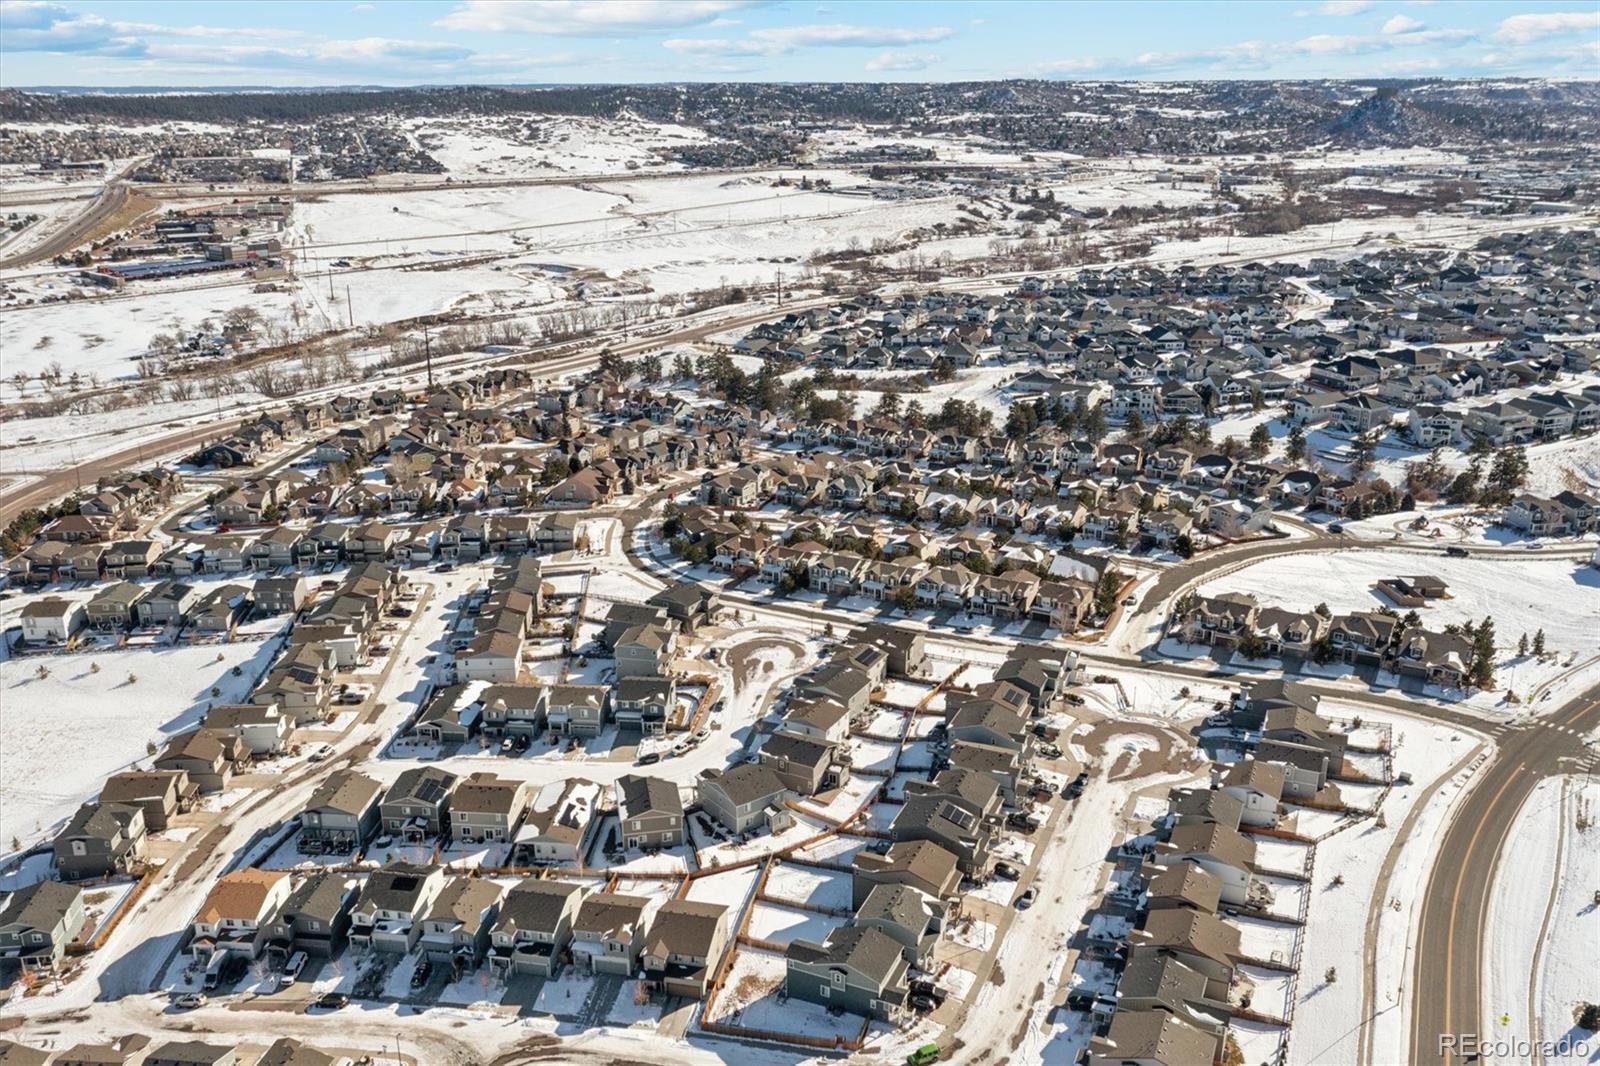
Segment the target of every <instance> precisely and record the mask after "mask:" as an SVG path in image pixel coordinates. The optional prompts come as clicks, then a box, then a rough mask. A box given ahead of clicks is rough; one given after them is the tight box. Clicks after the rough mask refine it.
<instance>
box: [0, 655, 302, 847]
mask: <svg viewBox="0 0 1600 1066" xmlns="http://www.w3.org/2000/svg"><path fill="white" fill-rule="evenodd" d="M276 644H277V642H276V641H275V640H272V641H269V640H265V639H260V640H242V641H237V642H235V643H232V644H207V645H200V646H194V647H182V648H163V649H159V650H135V651H106V652H86V653H82V654H76V655H56V656H38V657H32V658H26V659H7V660H5V661H4V662H0V848H3V849H4V854H10V852H11V850H12V849H11V841H12V840H13V839H16V840H18V841H20V843H21V844H22V846H23V847H24V848H26V847H28V846H29V845H30V844H31V843H32V842H34V841H36V840H38V839H39V838H41V837H43V836H45V835H46V834H48V833H49V831H50V830H51V828H52V827H53V826H55V825H56V824H57V823H58V822H60V821H61V820H62V819H64V818H66V817H68V816H69V815H71V814H72V812H73V811H74V810H76V809H77V807H78V805H79V804H80V803H82V802H83V801H84V800H87V799H89V798H90V797H92V796H93V795H94V794H95V793H97V792H98V791H99V790H100V785H101V783H102V782H104V781H105V779H106V777H107V776H109V775H111V774H114V773H116V772H118V771H120V770H125V769H127V768H128V767H129V766H131V765H132V764H134V763H136V762H143V761H145V760H147V759H149V753H148V750H147V748H146V745H147V744H155V745H157V746H160V745H161V744H163V743H165V740H166V738H169V737H171V736H173V735H175V734H177V733H181V732H183V731H184V730H185V729H189V728H192V727H193V726H194V725H195V724H196V723H197V722H198V720H199V718H200V715H201V714H202V713H203V712H204V711H205V708H206V705H207V704H209V703H213V702H216V703H230V702H239V701H241V700H243V699H244V697H245V696H246V695H247V694H248V693H249V690H250V686H251V685H252V684H253V683H254V682H255V680H256V677H257V675H258V674H259V673H260V672H261V671H262V670H263V669H264V668H265V666H266V663H267V661H268V659H269V658H270V657H271V654H272V651H273V649H274V648H275V647H276ZM235 666H238V667H239V668H240V675H239V676H237V677H235V676H234V674H233V668H234V667H235ZM41 668H42V669H44V670H46V671H47V676H44V677H41V676H39V670H40V669H41ZM96 668H98V669H96ZM214 686H215V687H216V688H218V689H219V690H220V694H219V695H216V696H213V695H212V694H211V690H212V688H213V687H214Z"/></svg>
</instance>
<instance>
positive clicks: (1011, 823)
mask: <svg viewBox="0 0 1600 1066" xmlns="http://www.w3.org/2000/svg"><path fill="white" fill-rule="evenodd" d="M1006 825H1007V826H1008V827H1009V828H1011V829H1015V830H1016V831H1017V832H1019V833H1021V834H1022V835H1023V836H1028V835H1030V834H1032V832H1033V830H1034V828H1035V827H1034V824H1033V823H1032V822H1030V821H1028V816H1027V815H1025V814H1022V813H1020V812H1016V813H1012V814H1009V815H1007V816H1006Z"/></svg>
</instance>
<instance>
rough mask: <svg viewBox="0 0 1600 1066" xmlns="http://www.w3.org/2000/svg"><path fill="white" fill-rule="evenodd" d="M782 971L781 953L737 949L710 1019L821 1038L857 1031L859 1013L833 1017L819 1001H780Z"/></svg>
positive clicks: (860, 1026)
mask: <svg viewBox="0 0 1600 1066" xmlns="http://www.w3.org/2000/svg"><path fill="white" fill-rule="evenodd" d="M784 971H785V963H784V960H783V956H781V955H777V954H775V953H773V952H769V951H757V950H755V949H753V948H740V949H739V954H738V955H737V956H735V957H734V960H733V966H732V967H730V968H729V970H728V976H727V978H726V980H725V981H724V982H723V986H722V991H721V993H720V994H719V995H718V997H717V1002H716V1015H715V1017H713V1018H712V1019H711V1020H712V1021H714V1022H723V1023H725V1024H728V1025H740V1026H744V1027H745V1028H747V1029H761V1030H765V1031H766V1032H770V1033H791V1034H794V1035H798V1036H810V1037H822V1038H824V1039H831V1038H833V1037H845V1038H847V1039H854V1038H855V1037H856V1036H857V1035H859V1034H860V1032H861V1028H862V1023H863V1019H862V1018H861V1017H860V1016H859V1015H854V1014H843V1015H840V1016H839V1017H837V1018H836V1017H834V1016H833V1015H831V1014H829V1013H828V1011H827V1009H826V1008H824V1007H822V1006H819V1005H818V1004H815V1003H808V1002H806V1001H805V1000H801V999H794V998H792V997H791V998H788V999H785V1000H783V1002H781V1003H780V1002H779V1001H778V995H779V993H780V992H781V991H782V989H783V977H784Z"/></svg>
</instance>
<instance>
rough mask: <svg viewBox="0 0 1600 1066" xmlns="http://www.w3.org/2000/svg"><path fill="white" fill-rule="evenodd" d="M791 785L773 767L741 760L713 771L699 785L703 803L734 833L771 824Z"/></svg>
mask: <svg viewBox="0 0 1600 1066" xmlns="http://www.w3.org/2000/svg"><path fill="white" fill-rule="evenodd" d="M787 789H788V786H787V785H785V784H784V783H783V779H782V778H780V777H779V776H778V775H777V773H776V772H775V771H774V770H773V769H772V768H771V767H770V766H763V765H761V764H759V763H741V764H739V765H738V766H735V767H733V768H732V769H729V770H719V771H713V772H712V773H711V776H709V777H702V778H701V779H700V783H699V786H698V791H699V795H700V804H701V806H702V807H704V808H705V811H706V813H707V814H709V815H711V817H713V818H715V819H716V820H717V821H718V822H720V823H722V826H723V828H725V829H727V830H728V832H730V833H747V832H749V831H750V830H752V829H755V828H757V827H758V826H762V825H768V824H770V823H771V818H770V816H769V812H771V810H772V808H773V807H775V806H776V805H777V804H778V803H779V801H780V800H782V799H783V794H784V792H785V791H787Z"/></svg>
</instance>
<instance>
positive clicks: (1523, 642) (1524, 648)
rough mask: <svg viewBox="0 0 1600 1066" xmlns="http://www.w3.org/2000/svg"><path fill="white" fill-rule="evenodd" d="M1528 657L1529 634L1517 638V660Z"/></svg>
mask: <svg viewBox="0 0 1600 1066" xmlns="http://www.w3.org/2000/svg"><path fill="white" fill-rule="evenodd" d="M1527 657H1528V634H1526V633H1524V634H1522V636H1520V637H1518V638H1517V658H1519V659H1526V658H1527Z"/></svg>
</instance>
